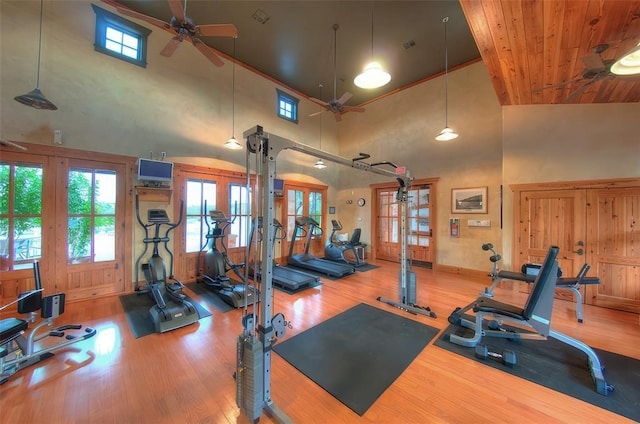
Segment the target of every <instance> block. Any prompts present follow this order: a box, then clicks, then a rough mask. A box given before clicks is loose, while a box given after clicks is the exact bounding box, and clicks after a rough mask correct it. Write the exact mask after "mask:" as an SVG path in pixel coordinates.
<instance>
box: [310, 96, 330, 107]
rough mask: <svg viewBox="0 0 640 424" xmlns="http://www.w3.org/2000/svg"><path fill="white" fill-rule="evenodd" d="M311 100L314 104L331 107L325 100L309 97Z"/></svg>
mask: <svg viewBox="0 0 640 424" xmlns="http://www.w3.org/2000/svg"><path fill="white" fill-rule="evenodd" d="M309 99H310V100H311V101H313V102H316V103H319V104H322V105H323V106H327V107H328V106H329V103H327V102H325V101H324V100H320V99H316V98H315V97H309Z"/></svg>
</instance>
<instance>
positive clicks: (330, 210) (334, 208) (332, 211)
mask: <svg viewBox="0 0 640 424" xmlns="http://www.w3.org/2000/svg"><path fill="white" fill-rule="evenodd" d="M335 213H336V207H335V206H329V214H330V215H335Z"/></svg>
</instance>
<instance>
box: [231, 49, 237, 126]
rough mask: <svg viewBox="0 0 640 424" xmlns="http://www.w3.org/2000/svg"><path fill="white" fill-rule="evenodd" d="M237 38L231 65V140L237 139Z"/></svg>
mask: <svg viewBox="0 0 640 424" xmlns="http://www.w3.org/2000/svg"><path fill="white" fill-rule="evenodd" d="M236 38H237V37H233V63H232V65H231V87H232V92H231V138H236Z"/></svg>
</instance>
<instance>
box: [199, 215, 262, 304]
mask: <svg viewBox="0 0 640 424" xmlns="http://www.w3.org/2000/svg"><path fill="white" fill-rule="evenodd" d="M206 207H207V206H206V204H205V209H206ZM234 221H235V218H234V219H229V218H227V217H226V215H225V214H224V212H222V211H219V210H210V211H209V219H207V216H206V215H205V218H204V222H205V224H206V225H207V234H206V235H205V238H206V243H205V244H204V245H203V246H202V249H201V250H200V253H202V252H204V250H205V249H207V251H206V253H205V254H204V264H203V268H204V269H203V272H202V274H200V275H199V278H197V280H196V281H197V282H198V283H203V284H205V285H206V286H207V287H208V288H210V289H212V290H213V291H215V292H216V294H217V295H218V296H220V297H221V298H222V300H224V301H225V302H226V303H228V304H229V305H231V306H233V307H234V308H242V307H244V306H246V305H249V304H251V303H254V302H258V301H259V297H258V293H257V290H256V288H255V287H253V286H251V285H249V284H247V281H246V278H245V277H244V275H243V274H242V273H241V272H240V270H241V269H242V268H244V266H245V264H244V263H238V264H236V263H233V262H231V260H230V259H229V255H228V251H227V246H226V245H225V244H224V238H225V236H226V235H225V231H226V230H227V228H229V226H230V225H231V224H233V222H234ZM218 240H220V246H221V249H219V248H218V243H217V241H218ZM200 256H201V255H198V264H197V269H198V271H200ZM228 271H233V273H234V274H235V275H236V276H237V277H238V278H239V279H240V281H241V283H237V282H233V281H232V280H231V279H230V278H229V277H228V276H227V272H228Z"/></svg>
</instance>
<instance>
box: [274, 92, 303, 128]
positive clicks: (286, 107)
mask: <svg viewBox="0 0 640 424" xmlns="http://www.w3.org/2000/svg"><path fill="white" fill-rule="evenodd" d="M276 92H277V93H278V117H280V118H282V119H286V120H287V121H291V122H295V123H296V124H297V123H298V99H296V98H295V97H293V96H290V95H288V94H287V93H285V92H284V91H282V90H279V89H277V88H276Z"/></svg>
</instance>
